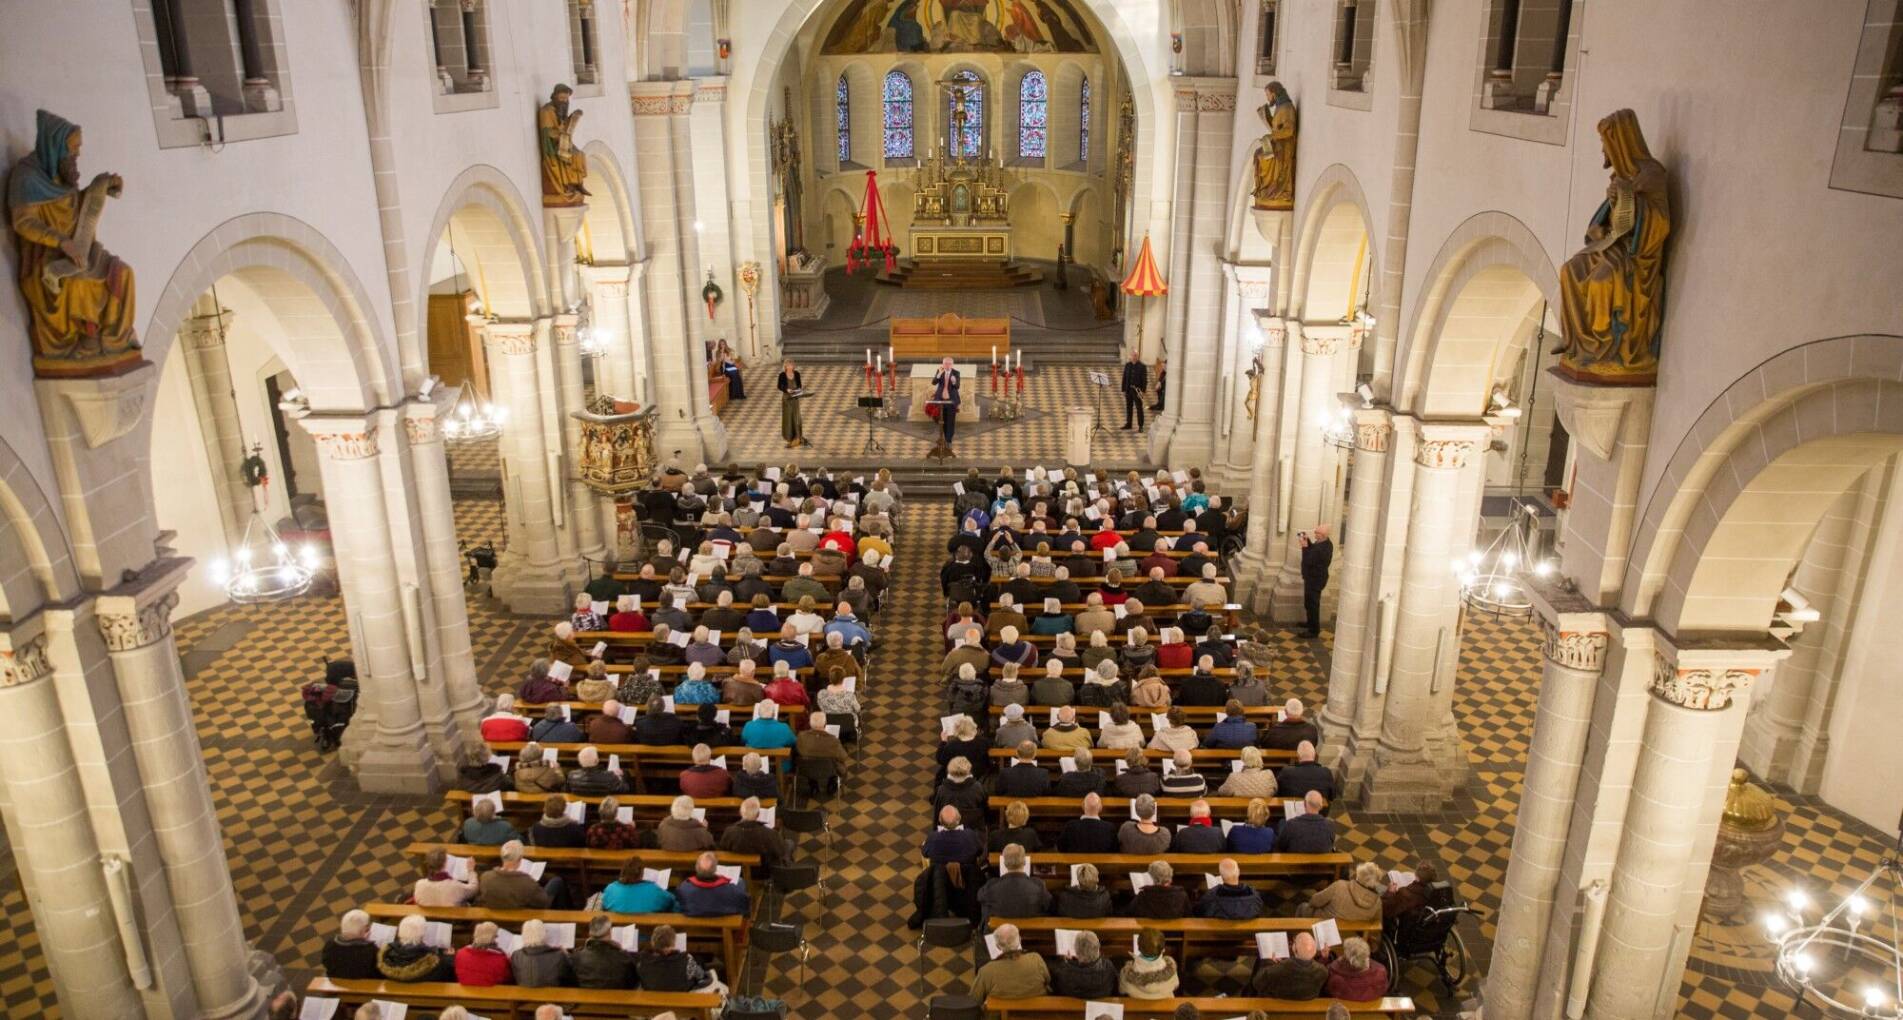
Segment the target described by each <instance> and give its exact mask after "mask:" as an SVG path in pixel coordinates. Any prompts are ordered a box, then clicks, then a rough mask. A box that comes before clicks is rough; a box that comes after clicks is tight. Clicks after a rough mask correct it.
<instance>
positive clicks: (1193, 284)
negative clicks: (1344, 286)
mask: <svg viewBox="0 0 1903 1020" xmlns="http://www.w3.org/2000/svg"><path fill="white" fill-rule="evenodd" d="M1172 83H1173V84H1174V86H1175V89H1176V111H1177V116H1176V125H1177V126H1176V153H1175V157H1174V158H1175V164H1176V169H1175V177H1174V180H1175V182H1176V184H1175V196H1174V198H1173V199H1172V203H1171V205H1172V208H1174V209H1176V210H1178V211H1179V215H1178V216H1177V217H1176V219H1175V223H1174V224H1173V229H1172V230H1171V239H1170V275H1169V277H1168V279H1169V283H1170V295H1169V298H1168V302H1169V307H1168V311H1167V316H1166V318H1165V320H1164V322H1165V325H1164V334H1163V336H1164V349H1165V350H1167V351H1168V352H1169V379H1168V380H1167V382H1168V386H1169V392H1168V394H1167V397H1166V399H1165V400H1164V403H1163V413H1162V414H1160V415H1158V416H1157V420H1156V427H1155V428H1153V429H1152V430H1151V431H1150V458H1151V460H1153V461H1155V462H1157V463H1171V464H1208V463H1209V462H1210V454H1211V452H1212V451H1213V449H1214V446H1215V423H1216V415H1215V410H1216V407H1217V404H1218V403H1219V402H1220V397H1219V395H1218V394H1217V392H1216V383H1217V379H1218V374H1217V371H1216V369H1217V365H1218V359H1219V356H1220V351H1219V349H1218V348H1217V342H1218V339H1219V334H1220V332H1221V328H1222V324H1221V319H1222V295H1223V286H1224V279H1223V267H1222V261H1221V259H1220V258H1219V257H1218V255H1217V251H1218V249H1219V247H1220V245H1221V243H1222V236H1223V231H1224V228H1225V227H1226V226H1227V218H1226V215H1225V214H1226V213H1227V211H1228V208H1229V206H1228V202H1227V196H1228V193H1229V164H1230V163H1231V160H1230V158H1229V150H1230V147H1231V145H1232V142H1233V138H1234V135H1235V119H1236V80H1235V79H1234V78H1175V79H1172Z"/></svg>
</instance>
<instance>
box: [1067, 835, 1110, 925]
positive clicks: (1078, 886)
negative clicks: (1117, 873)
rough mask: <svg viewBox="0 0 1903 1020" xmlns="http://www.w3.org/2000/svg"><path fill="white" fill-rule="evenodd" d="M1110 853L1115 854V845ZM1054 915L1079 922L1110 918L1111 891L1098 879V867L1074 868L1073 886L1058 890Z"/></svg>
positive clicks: (1080, 866) (1072, 869)
mask: <svg viewBox="0 0 1903 1020" xmlns="http://www.w3.org/2000/svg"><path fill="white" fill-rule="evenodd" d="M1108 852H1113V853H1114V852H1115V847H1114V845H1113V846H1112V849H1111V850H1110V851H1108ZM1052 913H1054V914H1056V915H1057V916H1058V917H1072V918H1077V919H1079V920H1083V919H1087V918H1095V917H1109V916H1110V890H1109V889H1108V888H1106V887H1105V886H1104V885H1103V883H1102V882H1101V881H1100V880H1099V879H1098V875H1097V866H1096V865H1094V864H1078V865H1073V866H1072V868H1071V884H1070V885H1067V886H1065V887H1063V888H1062V889H1059V890H1057V897H1056V900H1055V904H1054V907H1053V909H1052Z"/></svg>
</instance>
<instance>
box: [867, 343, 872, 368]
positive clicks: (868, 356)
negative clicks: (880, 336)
mask: <svg viewBox="0 0 1903 1020" xmlns="http://www.w3.org/2000/svg"><path fill="white" fill-rule="evenodd" d="M866 367H867V368H871V367H872V348H870V347H868V348H866Z"/></svg>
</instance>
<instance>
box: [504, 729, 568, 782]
mask: <svg viewBox="0 0 1903 1020" xmlns="http://www.w3.org/2000/svg"><path fill="white" fill-rule="evenodd" d="M510 778H511V779H512V780H514V782H515V792H517V793H560V792H562V791H563V790H565V789H567V788H568V773H567V772H565V771H563V770H562V767H561V766H560V765H557V764H555V763H554V762H552V761H549V760H548V759H547V758H546V756H545V755H544V754H543V752H542V745H540V744H538V743H536V742H535V741H533V740H531V741H529V742H528V743H526V744H524V745H522V753H521V754H520V755H518V756H517V757H516V759H515V773H514V774H513V775H512V776H510Z"/></svg>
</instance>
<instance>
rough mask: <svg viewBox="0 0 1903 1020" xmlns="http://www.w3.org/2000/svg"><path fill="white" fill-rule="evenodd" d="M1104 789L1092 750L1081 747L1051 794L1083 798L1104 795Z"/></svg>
mask: <svg viewBox="0 0 1903 1020" xmlns="http://www.w3.org/2000/svg"><path fill="white" fill-rule="evenodd" d="M1065 711H1070V709H1065ZM1054 728H1055V727H1053V729H1054ZM1045 735H1046V736H1049V735H1050V731H1049V730H1047V731H1045ZM1103 789H1104V780H1103V773H1102V772H1099V771H1098V770H1097V762H1096V760H1095V759H1094V758H1093V757H1092V756H1091V753H1090V748H1088V747H1079V748H1075V749H1073V750H1072V751H1071V753H1070V764H1069V766H1068V767H1067V769H1066V770H1065V771H1063V772H1061V773H1059V775H1058V777H1057V783H1056V784H1055V785H1054V786H1052V787H1051V793H1052V795H1053V796H1057V797H1082V796H1085V795H1087V794H1092V793H1102V792H1103Z"/></svg>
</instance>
